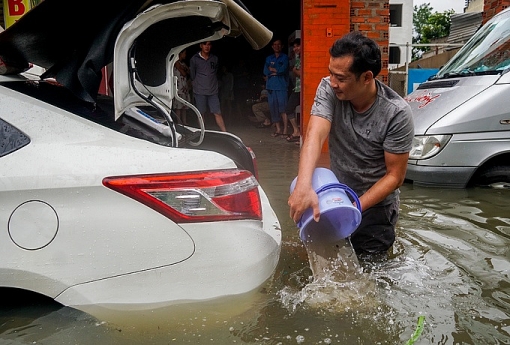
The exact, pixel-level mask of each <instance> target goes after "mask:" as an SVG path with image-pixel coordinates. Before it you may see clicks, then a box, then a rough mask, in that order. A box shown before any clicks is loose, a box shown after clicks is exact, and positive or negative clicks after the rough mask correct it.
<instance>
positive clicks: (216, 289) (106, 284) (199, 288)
mask: <svg viewBox="0 0 510 345" xmlns="http://www.w3.org/2000/svg"><path fill="white" fill-rule="evenodd" d="M225 223H230V224H225V226H224V228H223V229H221V230H220V229H215V230H214V231H211V229H210V227H208V226H207V224H206V223H202V224H189V225H188V224H187V226H186V227H183V228H184V229H185V231H186V232H188V233H189V234H190V236H191V237H192V238H198V237H200V238H201V239H200V241H199V242H197V243H196V251H195V253H194V254H193V255H192V256H191V257H190V258H188V259H187V260H184V261H182V262H178V263H175V264H172V265H167V266H163V267H155V268H153V269H148V270H144V271H139V272H134V273H130V274H124V275H120V276H113V277H109V278H104V279H100V280H96V281H91V282H87V283H83V284H78V285H75V286H72V287H69V288H68V289H66V290H65V291H64V292H63V293H62V294H60V295H59V296H58V297H57V298H55V300H56V301H58V302H59V303H62V304H64V305H67V306H71V307H74V308H76V309H80V310H83V311H85V312H88V313H90V314H92V315H94V310H96V309H103V310H110V311H126V310H149V309H153V308H161V307H165V306H169V305H176V304H181V303H189V302H199V301H205V300H212V299H215V298H220V297H226V296H229V295H239V294H243V293H247V292H250V291H253V290H254V289H256V288H258V287H260V286H261V285H262V284H263V283H264V282H265V281H266V280H267V279H268V278H270V277H271V275H272V274H273V272H274V270H275V268H276V266H277V264H278V259H279V255H280V249H281V242H279V241H276V240H275V238H274V236H272V235H271V234H268V233H266V232H265V231H261V229H260V222H259V221H231V222H225ZM256 223H258V225H259V226H258V228H257V226H256V225H257V224H256Z"/></svg>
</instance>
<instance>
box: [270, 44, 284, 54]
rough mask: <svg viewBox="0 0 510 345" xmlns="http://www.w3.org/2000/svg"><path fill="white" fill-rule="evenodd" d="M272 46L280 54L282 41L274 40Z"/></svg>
mask: <svg viewBox="0 0 510 345" xmlns="http://www.w3.org/2000/svg"><path fill="white" fill-rule="evenodd" d="M272 47H273V51H274V53H275V54H280V52H281V51H282V41H274V42H273V45H272Z"/></svg>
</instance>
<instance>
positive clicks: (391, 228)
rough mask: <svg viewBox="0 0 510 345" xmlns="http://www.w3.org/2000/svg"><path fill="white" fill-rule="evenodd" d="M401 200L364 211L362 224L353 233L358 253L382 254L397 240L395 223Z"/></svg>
mask: <svg viewBox="0 0 510 345" xmlns="http://www.w3.org/2000/svg"><path fill="white" fill-rule="evenodd" d="M399 207H400V201H399V199H398V198H397V200H395V202H393V203H392V204H389V205H385V206H378V205H376V206H373V207H371V208H369V209H368V210H366V211H364V212H363V213H362V219H361V224H360V226H359V227H358V229H356V231H355V232H354V233H353V234H352V235H351V243H352V246H353V247H354V250H355V251H356V254H380V253H383V252H386V251H387V250H388V249H390V248H391V246H392V245H393V242H395V225H396V224H397V220H398V212H399Z"/></svg>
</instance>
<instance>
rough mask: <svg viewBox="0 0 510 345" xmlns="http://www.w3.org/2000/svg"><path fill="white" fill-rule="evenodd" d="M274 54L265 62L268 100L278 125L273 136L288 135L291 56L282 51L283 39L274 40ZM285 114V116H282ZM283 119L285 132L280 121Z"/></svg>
mask: <svg viewBox="0 0 510 345" xmlns="http://www.w3.org/2000/svg"><path fill="white" fill-rule="evenodd" d="M272 48H273V51H274V54H272V55H270V56H268V57H267V58H266V61H265V63H264V75H265V76H266V90H267V91H268V92H269V97H268V102H269V110H270V112H271V122H273V123H274V124H275V126H276V132H274V133H273V137H277V136H281V135H285V136H287V132H286V131H287V116H286V114H285V107H286V106H287V97H288V96H287V90H288V88H289V57H288V55H287V54H285V53H282V48H283V44H282V41H281V40H279V39H276V40H274V41H273V44H272ZM282 115H283V117H282ZM282 120H283V132H282V129H281V127H280V121H282Z"/></svg>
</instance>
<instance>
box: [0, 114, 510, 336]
mask: <svg viewBox="0 0 510 345" xmlns="http://www.w3.org/2000/svg"><path fill="white" fill-rule="evenodd" d="M227 125H228V123H227ZM231 130H232V132H233V133H235V134H237V135H239V136H240V137H241V138H242V139H243V140H244V141H245V143H246V144H247V145H248V146H250V147H251V148H252V149H253V150H254V152H255V154H256V156H257V163H258V168H259V175H260V176H259V177H260V184H261V185H262V187H263V188H264V190H265V191H266V193H267V194H268V197H269V200H270V201H271V204H272V206H273V208H274V209H275V211H276V213H277V215H278V217H279V219H280V222H281V226H282V233H283V244H282V252H281V257H280V262H279V264H278V267H277V269H276V271H275V273H274V276H273V277H272V279H270V280H269V281H268V282H267V284H266V285H265V286H263V287H261V289H260V290H258V291H255V292H254V293H252V294H249V295H246V296H238V297H236V298H229V299H225V300H223V301H217V302H214V303H209V304H199V305H198V304H197V305H183V306H179V307H173V308H168V309H164V310H154V311H150V312H147V311H146V312H126V313H122V315H110V317H109V318H108V319H107V320H97V319H95V318H92V317H90V316H89V315H87V314H85V313H82V312H79V311H76V310H73V309H71V308H65V307H59V306H57V305H54V304H51V303H41V304H40V305H38V306H12V307H6V306H2V307H1V308H0V344H94V345H102V344H268V345H269V344H275V345H276V344H349V345H350V344H370V345H373V344H412V343H414V344H416V345H423V344H452V345H453V344H463V345H464V344H473V345H480V344H510V249H509V248H510V190H504V189H501V190H498V189H481V188H476V189H465V190H446V189H428V188H417V187H413V186H412V185H408V184H406V185H404V186H403V187H402V188H401V217H400V220H399V222H398V224H397V241H396V243H395V245H394V247H393V250H392V252H391V253H390V256H389V258H388V259H387V260H379V261H376V262H373V261H372V262H369V261H360V265H361V267H362V268H361V271H360V272H358V273H356V274H355V275H354V276H355V277H356V279H347V280H337V279H334V278H332V277H331V276H328V274H324V275H323V276H322V277H321V279H316V280H315V281H314V280H313V279H312V275H313V272H312V267H311V265H310V262H309V258H308V254H307V250H306V248H305V247H304V245H303V244H302V242H301V241H300V239H299V234H298V229H297V227H296V225H295V224H294V223H293V222H292V220H291V219H290V217H289V210H288V206H287V198H288V195H289V185H290V183H291V181H292V180H293V179H294V177H295V176H296V174H297V164H298V158H299V146H297V145H294V143H288V142H286V141H285V140H284V139H282V138H272V137H271V136H270V134H271V129H257V128H254V127H253V126H250V125H249V124H246V125H244V126H241V127H232V129H231ZM420 316H424V317H425V321H424V324H423V329H422V332H421V334H420V335H419V337H417V339H416V340H415V341H414V342H408V341H409V340H410V339H411V338H412V337H413V333H414V332H416V331H419V330H421V329H420V326H419V325H418V318H419V317H420Z"/></svg>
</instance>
